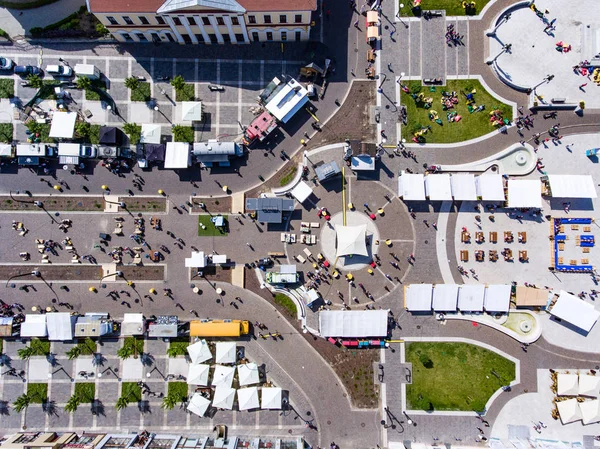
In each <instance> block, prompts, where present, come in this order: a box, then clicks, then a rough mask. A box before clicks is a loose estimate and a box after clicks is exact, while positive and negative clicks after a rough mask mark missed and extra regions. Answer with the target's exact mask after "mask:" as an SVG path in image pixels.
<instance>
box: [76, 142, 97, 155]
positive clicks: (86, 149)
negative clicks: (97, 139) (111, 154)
mask: <svg viewBox="0 0 600 449" xmlns="http://www.w3.org/2000/svg"><path fill="white" fill-rule="evenodd" d="M97 154H98V149H97V148H96V146H95V145H90V144H82V145H81V149H80V150H79V157H84V158H94V157H96V155H97Z"/></svg>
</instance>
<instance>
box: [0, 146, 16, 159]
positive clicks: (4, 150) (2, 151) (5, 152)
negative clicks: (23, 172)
mask: <svg viewBox="0 0 600 449" xmlns="http://www.w3.org/2000/svg"><path fill="white" fill-rule="evenodd" d="M12 156H13V147H12V145H11V144H10V143H1V144H0V157H12Z"/></svg>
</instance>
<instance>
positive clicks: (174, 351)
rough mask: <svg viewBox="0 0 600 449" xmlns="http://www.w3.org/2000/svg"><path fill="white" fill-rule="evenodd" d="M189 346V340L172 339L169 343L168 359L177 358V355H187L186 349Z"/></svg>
mask: <svg viewBox="0 0 600 449" xmlns="http://www.w3.org/2000/svg"><path fill="white" fill-rule="evenodd" d="M189 345H190V339H189V338H178V339H174V338H172V339H171V340H170V342H169V348H168V349H167V355H168V356H169V357H177V356H178V355H187V347H188V346H189Z"/></svg>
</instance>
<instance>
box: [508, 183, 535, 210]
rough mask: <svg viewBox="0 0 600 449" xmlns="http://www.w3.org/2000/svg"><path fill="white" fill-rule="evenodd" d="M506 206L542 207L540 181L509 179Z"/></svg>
mask: <svg viewBox="0 0 600 449" xmlns="http://www.w3.org/2000/svg"><path fill="white" fill-rule="evenodd" d="M508 207H535V208H537V209H541V208H542V183H541V181H540V180H539V179H509V180H508Z"/></svg>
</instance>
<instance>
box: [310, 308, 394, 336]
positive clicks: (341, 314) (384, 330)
mask: <svg viewBox="0 0 600 449" xmlns="http://www.w3.org/2000/svg"><path fill="white" fill-rule="evenodd" d="M319 329H320V332H321V335H322V336H323V337H344V338H364V337H386V336H387V334H388V310H323V311H322V312H321V313H320V314H319Z"/></svg>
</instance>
